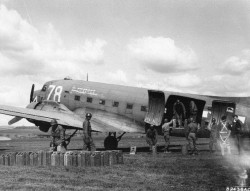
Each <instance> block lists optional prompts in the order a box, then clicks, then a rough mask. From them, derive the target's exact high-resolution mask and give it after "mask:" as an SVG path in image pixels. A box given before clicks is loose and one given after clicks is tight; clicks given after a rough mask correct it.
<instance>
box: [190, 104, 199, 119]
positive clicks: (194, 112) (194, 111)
mask: <svg viewBox="0 0 250 191" xmlns="http://www.w3.org/2000/svg"><path fill="white" fill-rule="evenodd" d="M197 113H198V108H197V106H196V104H195V102H194V101H193V100H192V101H190V103H189V114H190V117H192V118H193V119H194V120H195V121H196V117H197Z"/></svg>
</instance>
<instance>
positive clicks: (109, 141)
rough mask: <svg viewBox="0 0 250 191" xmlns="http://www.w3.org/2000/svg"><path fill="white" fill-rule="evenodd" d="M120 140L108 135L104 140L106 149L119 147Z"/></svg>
mask: <svg viewBox="0 0 250 191" xmlns="http://www.w3.org/2000/svg"><path fill="white" fill-rule="evenodd" d="M117 146H118V141H117V139H116V137H114V136H107V137H106V138H105V140H104V148H105V150H115V149H117Z"/></svg>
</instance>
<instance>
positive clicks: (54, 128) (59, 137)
mask: <svg viewBox="0 0 250 191" xmlns="http://www.w3.org/2000/svg"><path fill="white" fill-rule="evenodd" d="M50 124H51V138H52V140H51V143H50V150H51V151H61V152H64V151H66V143H65V129H64V128H63V127H62V126H61V125H58V124H57V121H56V120H55V119H52V120H51V122H50Z"/></svg>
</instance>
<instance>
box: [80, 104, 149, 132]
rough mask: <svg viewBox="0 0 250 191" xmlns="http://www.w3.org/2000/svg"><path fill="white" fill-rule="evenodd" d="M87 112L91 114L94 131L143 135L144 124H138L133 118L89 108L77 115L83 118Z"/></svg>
mask: <svg viewBox="0 0 250 191" xmlns="http://www.w3.org/2000/svg"><path fill="white" fill-rule="evenodd" d="M87 112H90V113H92V114H93V116H92V119H91V128H92V130H94V131H99V132H127V133H145V127H144V123H143V122H142V123H140V122H138V121H136V120H135V119H133V118H129V117H127V116H124V115H119V114H117V113H112V112H108V111H104V110H98V109H91V108H85V109H83V110H82V111H81V112H79V113H78V115H81V116H83V114H84V113H87Z"/></svg>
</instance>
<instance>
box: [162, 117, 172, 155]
mask: <svg viewBox="0 0 250 191" xmlns="http://www.w3.org/2000/svg"><path fill="white" fill-rule="evenodd" d="M172 123H173V120H171V121H170V122H168V119H165V120H164V124H163V125H162V133H163V136H164V139H165V148H164V152H165V153H169V148H168V147H169V144H170V135H169V134H170V125H171V124H172Z"/></svg>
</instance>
